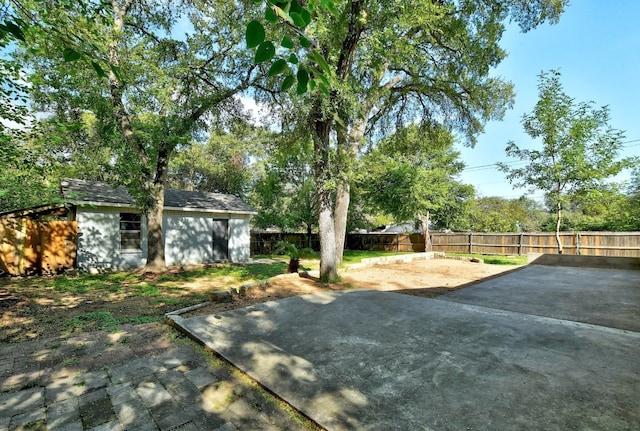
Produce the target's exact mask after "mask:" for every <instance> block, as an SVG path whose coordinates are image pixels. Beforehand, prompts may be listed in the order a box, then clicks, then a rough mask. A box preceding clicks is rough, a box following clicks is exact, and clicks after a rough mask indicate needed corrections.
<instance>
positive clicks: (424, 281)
mask: <svg viewBox="0 0 640 431" xmlns="http://www.w3.org/2000/svg"><path fill="white" fill-rule="evenodd" d="M517 268H520V266H512V265H488V264H484V263H474V262H469V261H463V260H452V259H432V260H418V261H415V262H411V263H394V264H386V265H376V266H372V267H367V268H359V269H349V270H346V271H343V272H341V274H340V275H341V279H342V281H340V282H339V283H332V284H325V283H320V282H317V281H314V280H312V279H309V278H302V277H300V278H287V279H280V280H273V281H270V282H269V283H268V284H263V285H259V286H255V287H253V288H251V289H248V290H247V291H246V293H245V294H244V295H239V296H238V295H236V296H234V297H233V298H232V301H231V302H220V303H212V304H209V305H207V306H205V307H203V308H200V309H197V310H194V311H191V312H189V313H185V314H184V315H183V317H193V316H197V315H203V314H211V313H218V312H221V311H226V310H231V309H234V308H242V307H248V306H250V305H254V304H258V303H261V302H266V301H272V300H278V299H282V298H287V297H290V296H297V295H306V294H311V293H317V292H321V291H326V290H327V289H331V290H344V289H372V290H384V291H396V292H398V293H403V294H407V295H414V296H420V297H425V298H433V297H435V296H439V295H443V294H446V293H449V292H452V291H454V290H456V289H460V288H464V287H466V286H470V285H472V284H475V283H477V282H479V281H480V280H483V279H486V278H490V277H495V276H497V275H499V274H502V273H505V272H509V271H513V270H515V269H517Z"/></svg>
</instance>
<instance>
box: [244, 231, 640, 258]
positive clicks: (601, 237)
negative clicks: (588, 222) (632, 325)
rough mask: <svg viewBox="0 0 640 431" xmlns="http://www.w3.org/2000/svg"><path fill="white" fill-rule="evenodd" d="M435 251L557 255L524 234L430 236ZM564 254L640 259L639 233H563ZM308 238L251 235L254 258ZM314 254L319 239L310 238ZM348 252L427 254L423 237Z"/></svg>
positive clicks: (394, 236)
mask: <svg viewBox="0 0 640 431" xmlns="http://www.w3.org/2000/svg"><path fill="white" fill-rule="evenodd" d="M430 238H431V244H432V250H433V251H441V252H445V253H478V254H504V255H518V254H520V255H523V254H527V253H557V252H558V247H557V245H556V238H555V232H540V233H531V232H522V233H478V232H464V233H441V232H434V233H431V234H430ZM560 239H561V241H562V246H563V253H565V254H581V255H591V256H627V257H640V232H561V233H560ZM308 240H309V238H308V237H307V235H305V234H301V233H300V234H298V233H252V234H251V254H252V255H257V254H269V253H272V252H273V250H274V248H275V244H276V243H277V242H278V241H289V242H291V243H293V244H296V245H297V246H298V247H307V246H308ZM311 245H312V248H313V249H314V250H318V248H319V240H318V235H317V234H313V235H312V236H311ZM345 248H346V249H347V250H386V251H413V252H420V251H424V239H423V236H422V235H421V234H404V233H367V234H348V235H347V239H346V244H345Z"/></svg>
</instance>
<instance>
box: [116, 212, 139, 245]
mask: <svg viewBox="0 0 640 431" xmlns="http://www.w3.org/2000/svg"><path fill="white" fill-rule="evenodd" d="M140 222H141V217H140V214H134V213H120V250H140V249H141V247H140V242H141V241H140V239H141V230H140Z"/></svg>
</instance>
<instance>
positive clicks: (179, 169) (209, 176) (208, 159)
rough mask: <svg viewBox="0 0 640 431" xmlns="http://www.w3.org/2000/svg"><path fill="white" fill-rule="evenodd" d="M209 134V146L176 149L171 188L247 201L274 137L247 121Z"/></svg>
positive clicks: (187, 146)
mask: <svg viewBox="0 0 640 431" xmlns="http://www.w3.org/2000/svg"><path fill="white" fill-rule="evenodd" d="M209 133H210V136H209V138H208V140H207V142H206V143H202V142H192V143H191V144H189V145H185V146H181V147H178V148H177V149H176V155H175V157H174V158H173V160H172V161H171V162H170V163H169V184H170V185H171V186H172V187H176V188H179V189H184V190H199V191H206V192H217V193H228V194H232V195H236V196H242V197H244V196H245V195H246V194H247V193H248V192H249V190H250V188H251V186H252V184H253V182H254V180H255V177H256V175H255V170H254V169H253V168H254V166H253V165H254V164H255V161H256V160H261V159H263V158H264V154H265V153H266V152H267V149H268V147H269V142H270V141H271V140H272V139H273V136H274V134H273V133H271V132H268V131H266V130H264V129H261V128H258V127H254V126H252V125H250V124H248V123H247V122H245V121H244V120H236V121H233V122H231V124H228V125H227V127H226V129H220V128H216V129H211V130H210V131H209Z"/></svg>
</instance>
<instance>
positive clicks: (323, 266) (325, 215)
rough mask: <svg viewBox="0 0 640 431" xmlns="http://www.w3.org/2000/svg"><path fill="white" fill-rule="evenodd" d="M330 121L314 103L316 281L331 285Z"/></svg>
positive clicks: (333, 240)
mask: <svg viewBox="0 0 640 431" xmlns="http://www.w3.org/2000/svg"><path fill="white" fill-rule="evenodd" d="M331 124H332V121H331V119H325V118H324V115H323V112H322V105H321V101H317V102H316V103H315V106H314V109H313V110H312V112H311V116H310V125H311V130H312V135H313V152H314V162H313V168H314V174H315V177H316V194H317V200H318V230H319V234H320V280H321V281H323V282H332V281H335V280H337V279H338V263H337V261H336V237H335V226H334V218H333V200H332V197H331V194H332V193H331V192H332V190H331V188H330V187H329V184H330V180H331V166H330V164H329V153H330V142H329V134H330V133H331Z"/></svg>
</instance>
